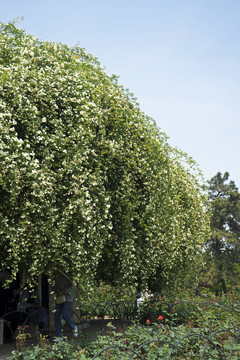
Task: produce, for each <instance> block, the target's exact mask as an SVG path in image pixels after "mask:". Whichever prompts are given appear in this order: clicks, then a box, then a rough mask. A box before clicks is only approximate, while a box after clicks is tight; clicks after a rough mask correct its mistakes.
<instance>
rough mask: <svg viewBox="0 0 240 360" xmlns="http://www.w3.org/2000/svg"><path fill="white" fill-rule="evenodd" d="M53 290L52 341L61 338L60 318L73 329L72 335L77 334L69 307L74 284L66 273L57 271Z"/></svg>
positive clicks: (72, 297)
mask: <svg viewBox="0 0 240 360" xmlns="http://www.w3.org/2000/svg"><path fill="white" fill-rule="evenodd" d="M54 291H55V294H56V311H55V315H54V323H55V330H56V338H55V340H54V341H61V340H62V322H61V318H63V319H64V320H65V321H66V323H67V324H68V326H69V327H70V329H71V330H72V331H73V335H74V336H78V329H77V327H76V325H75V324H74V322H73V320H72V318H71V315H70V309H71V305H72V301H73V299H74V286H73V284H72V281H71V280H70V279H69V278H68V276H67V275H65V274H64V273H62V272H58V274H57V276H56V279H55V286H54Z"/></svg>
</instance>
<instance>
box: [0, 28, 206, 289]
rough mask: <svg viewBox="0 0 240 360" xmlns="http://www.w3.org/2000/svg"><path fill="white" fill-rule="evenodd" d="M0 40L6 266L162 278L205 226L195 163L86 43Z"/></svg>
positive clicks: (1, 221)
mask: <svg viewBox="0 0 240 360" xmlns="http://www.w3.org/2000/svg"><path fill="white" fill-rule="evenodd" d="M0 41H1V49H3V50H2V51H1V53H0V193H1V194H0V195H1V204H0V235H1V244H0V250H1V251H0V254H1V255H0V257H1V264H2V267H9V266H11V268H12V269H13V276H14V274H16V272H17V271H19V269H20V268H22V267H24V266H25V267H28V270H29V271H28V273H29V274H31V277H32V278H34V276H36V275H38V274H41V273H43V272H45V273H46V274H48V275H49V276H50V277H51V275H52V273H53V271H54V269H55V268H56V267H59V266H60V267H62V268H64V269H65V271H66V272H70V273H72V275H73V278H74V279H75V281H77V282H79V283H86V282H87V281H88V282H89V283H92V281H93V280H94V279H95V278H98V279H103V280H105V281H109V282H111V281H112V282H115V283H116V282H122V283H125V284H129V283H132V284H136V283H140V282H141V283H142V286H147V285H148V284H149V283H150V282H151V281H153V280H154V281H156V282H157V281H159V284H160V285H161V286H164V284H167V283H168V282H169V279H170V278H172V276H173V274H175V273H176V269H178V273H179V274H180V273H181V270H182V269H184V268H186V267H188V266H189V263H190V262H191V261H192V262H193V263H194V261H195V260H194V259H196V255H197V254H199V249H200V246H199V245H200V244H202V242H203V241H204V237H205V236H206V234H207V231H208V222H207V216H206V214H205V212H204V207H203V201H202V198H201V194H200V191H199V188H198V185H197V180H196V178H195V177H193V176H192V174H191V173H190V170H188V168H186V166H185V165H186V164H189V168H190V167H191V166H192V163H190V161H189V159H188V158H187V157H186V155H184V154H181V153H180V152H178V151H176V150H174V149H172V148H171V147H170V146H169V145H168V143H167V141H166V137H165V135H164V134H162V133H161V132H160V130H159V129H158V128H157V127H156V125H155V124H154V122H152V120H150V119H149V118H148V117H147V116H146V115H145V114H143V113H142V112H141V111H140V109H139V107H138V105H137V104H136V102H135V99H134V98H133V96H132V95H131V94H129V93H128V92H126V91H124V90H123V89H122V87H121V86H119V85H118V83H117V81H116V79H115V78H114V77H113V78H110V77H109V76H107V74H106V73H105V72H104V71H103V69H102V67H101V65H100V64H99V63H98V61H97V60H96V58H94V57H92V56H91V55H88V54H87V53H86V52H85V51H84V50H83V49H81V48H79V47H74V48H70V47H68V46H67V45H63V44H55V43H49V42H44V41H39V40H37V39H36V38H34V37H33V36H30V35H28V34H26V33H25V32H24V31H23V30H21V29H18V28H17V27H16V26H15V25H13V24H6V25H5V24H1V25H0ZM183 161H184V164H185V165H184V166H183ZM159 279H161V281H160V280H159Z"/></svg>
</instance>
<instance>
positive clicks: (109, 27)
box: [0, 0, 240, 188]
mask: <svg viewBox="0 0 240 360" xmlns="http://www.w3.org/2000/svg"><path fill="white" fill-rule="evenodd" d="M21 16H22V17H23V21H22V22H21V23H20V26H21V27H23V28H25V30H26V31H27V32H29V33H31V34H32V35H35V36H37V37H38V38H39V39H41V40H48V41H56V42H64V43H67V44H69V45H74V44H76V43H78V44H79V45H80V46H82V47H84V48H85V49H86V50H87V52H89V53H92V54H93V55H95V56H97V57H98V58H99V60H100V62H101V63H102V65H103V66H105V69H106V72H107V73H108V74H116V75H119V83H120V84H122V85H123V86H124V87H125V88H128V89H129V90H130V92H132V93H134V94H135V96H136V97H137V99H138V102H139V104H140V107H141V109H142V110H143V111H144V112H145V113H146V114H147V115H149V116H151V117H152V118H154V119H155V121H156V122H157V124H158V126H159V127H160V128H161V129H162V131H164V132H165V133H166V134H167V135H168V136H169V143H170V144H172V145H173V146H177V147H178V148H180V149H181V150H183V151H185V152H187V153H188V154H189V155H190V156H191V157H193V158H194V160H196V162H197V163H198V164H199V167H200V169H201V170H202V172H203V174H204V176H205V178H206V179H210V178H211V177H213V176H214V175H215V174H216V173H217V172H218V171H221V172H222V173H223V172H225V171H228V172H229V173H230V179H231V180H234V181H235V183H236V184H237V186H238V187H239V188H240V166H239V155H240V141H239V137H240V100H239V95H240V1H239V0H224V1H223V0H121V1H117V0H115V1H114V0H111V1H110V0H85V1H83V0H68V1H66V0H65V1H63V0H41V1H39V2H35V1H33V0H31V1H29V0H8V1H2V3H1V7H0V20H1V21H3V22H7V21H9V20H12V19H13V18H15V17H21Z"/></svg>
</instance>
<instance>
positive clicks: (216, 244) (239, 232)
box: [206, 172, 240, 292]
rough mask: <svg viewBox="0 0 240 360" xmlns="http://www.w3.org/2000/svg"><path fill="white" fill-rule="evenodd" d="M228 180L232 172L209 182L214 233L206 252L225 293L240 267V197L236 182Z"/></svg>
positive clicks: (217, 281) (215, 177)
mask: <svg viewBox="0 0 240 360" xmlns="http://www.w3.org/2000/svg"><path fill="white" fill-rule="evenodd" d="M228 179H229V173H228V172H225V173H224V174H221V173H220V172H218V173H217V174H216V175H215V176H214V177H213V178H212V179H211V180H210V181H209V182H208V184H209V186H208V198H209V205H210V207H211V211H212V216H211V222H210V226H211V230H212V231H211V237H210V238H209V240H208V242H207V247H206V249H207V252H208V253H210V254H211V256H212V259H213V263H212V262H211V264H209V267H210V265H211V266H212V265H213V266H214V268H215V273H216V275H215V279H214V280H215V284H218V283H221V284H222V288H223V290H224V292H227V287H226V280H233V279H232V275H233V274H234V270H238V269H239V264H240V257H239V251H240V242H239V240H240V194H239V192H238V188H237V187H236V185H235V183H234V181H232V180H231V181H228ZM238 272H239V270H238ZM235 275H236V274H235Z"/></svg>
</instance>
